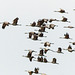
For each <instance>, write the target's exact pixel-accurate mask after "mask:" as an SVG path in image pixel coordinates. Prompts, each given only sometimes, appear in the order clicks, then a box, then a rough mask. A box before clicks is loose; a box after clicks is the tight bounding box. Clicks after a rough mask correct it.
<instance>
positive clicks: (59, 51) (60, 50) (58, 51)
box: [50, 47, 64, 54]
mask: <svg viewBox="0 0 75 75" xmlns="http://www.w3.org/2000/svg"><path fill="white" fill-rule="evenodd" d="M50 51H52V52H55V53H62V54H64V53H63V52H62V49H61V47H58V50H57V51H54V50H50Z"/></svg>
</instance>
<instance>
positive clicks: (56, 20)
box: [49, 19, 59, 22]
mask: <svg viewBox="0 0 75 75" xmlns="http://www.w3.org/2000/svg"><path fill="white" fill-rule="evenodd" d="M52 21H59V20H57V19H50V20H49V22H52Z"/></svg>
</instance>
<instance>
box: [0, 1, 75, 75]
mask: <svg viewBox="0 0 75 75" xmlns="http://www.w3.org/2000/svg"><path fill="white" fill-rule="evenodd" d="M60 8H62V9H65V10H66V11H67V12H68V14H65V13H64V14H61V13H58V12H54V11H55V10H59V9H60ZM74 8H75V0H0V22H4V21H8V22H12V21H13V19H14V18H16V17H19V22H18V23H19V24H22V26H7V27H6V28H5V29H2V25H1V24H0V75H28V73H27V72H25V70H34V68H35V67H39V71H40V72H41V73H46V74H47V75H55V74H56V75H74V74H75V52H73V53H70V52H68V51H63V52H64V54H57V53H52V52H48V53H47V59H48V60H49V61H51V60H52V58H53V57H55V58H57V62H58V63H59V65H54V64H46V63H45V64H44V63H38V62H35V61H33V62H29V60H28V59H26V58H23V57H22V55H26V54H27V52H25V51H24V50H25V49H33V50H36V51H38V52H39V50H40V49H39V48H40V47H42V48H43V47H44V46H43V45H42V44H40V41H33V40H29V39H27V37H28V35H27V34H24V33H25V32H29V31H34V29H36V28H32V27H26V26H25V25H28V24H30V23H32V22H33V21H35V22H37V20H38V19H42V18H47V19H50V18H57V19H62V16H65V17H67V18H68V20H69V21H71V23H62V22H53V24H56V25H58V27H55V29H54V30H52V29H51V30H48V29H47V32H48V33H45V34H44V35H47V38H44V37H43V38H39V39H41V40H42V41H49V42H53V43H54V45H52V46H51V47H50V49H53V50H55V51H56V50H57V48H58V47H62V48H67V47H68V45H72V44H70V43H69V42H73V41H75V35H74V32H75V29H65V28H63V27H64V26H68V25H71V26H75V11H74V10H73V9H74ZM66 32H68V33H69V34H70V37H71V38H72V39H73V40H70V39H69V40H65V39H59V37H63V36H64V34H65V33H66ZM72 47H73V49H74V48H75V46H73V45H72Z"/></svg>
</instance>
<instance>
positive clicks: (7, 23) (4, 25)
mask: <svg viewBox="0 0 75 75" xmlns="http://www.w3.org/2000/svg"><path fill="white" fill-rule="evenodd" d="M9 24H10V23H9V22H3V24H2V29H5V27H6V26H9Z"/></svg>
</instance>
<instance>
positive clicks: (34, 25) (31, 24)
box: [26, 22, 36, 27]
mask: <svg viewBox="0 0 75 75" xmlns="http://www.w3.org/2000/svg"><path fill="white" fill-rule="evenodd" d="M26 26H32V27H36V22H33V23H30V25H26Z"/></svg>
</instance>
